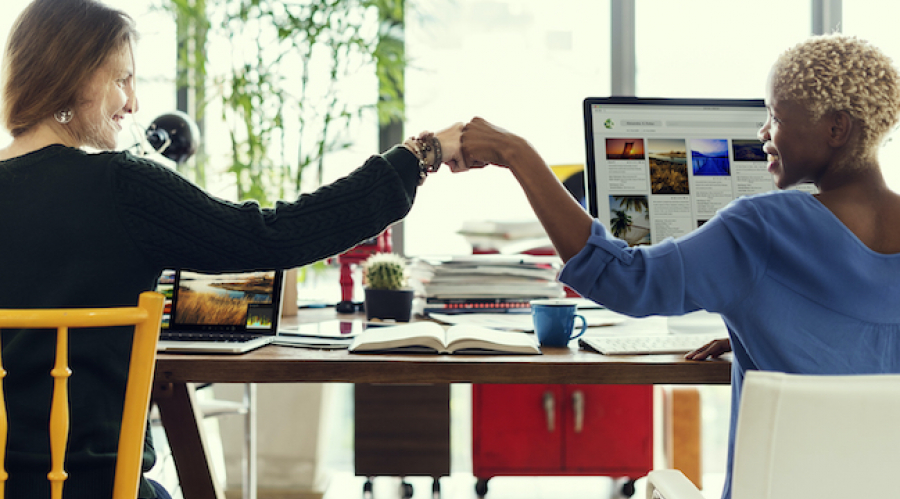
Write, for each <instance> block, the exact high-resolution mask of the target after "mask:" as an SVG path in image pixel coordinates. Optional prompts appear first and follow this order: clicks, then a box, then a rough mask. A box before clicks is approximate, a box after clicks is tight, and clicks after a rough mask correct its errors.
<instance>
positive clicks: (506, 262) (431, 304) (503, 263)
mask: <svg viewBox="0 0 900 499" xmlns="http://www.w3.org/2000/svg"><path fill="white" fill-rule="evenodd" d="M560 268H561V261H560V259H559V257H556V256H533V255H499V254H489V255H466V256H455V257H452V258H447V259H437V260H417V261H416V262H414V264H413V270H412V279H413V280H414V281H417V284H416V287H417V288H419V292H420V293H421V295H422V296H424V310H423V313H424V314H428V313H434V312H440V313H466V312H510V311H522V312H525V311H529V310H530V305H529V302H530V301H531V300H536V299H541V298H560V297H563V296H565V289H564V287H563V285H562V284H561V283H559V282H558V281H557V280H556V277H557V275H558V273H559V270H560Z"/></svg>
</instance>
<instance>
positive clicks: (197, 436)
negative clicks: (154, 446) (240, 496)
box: [153, 383, 225, 499]
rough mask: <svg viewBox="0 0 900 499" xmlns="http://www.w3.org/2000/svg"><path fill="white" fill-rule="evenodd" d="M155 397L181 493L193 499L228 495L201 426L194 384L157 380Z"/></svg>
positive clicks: (214, 498) (154, 390)
mask: <svg viewBox="0 0 900 499" xmlns="http://www.w3.org/2000/svg"><path fill="white" fill-rule="evenodd" d="M153 401H154V402H155V403H156V405H157V407H158V408H159V415H160V418H161V419H162V424H163V428H164V429H165V431H166V438H167V439H168V441H169V448H171V449H172V458H173V459H174V460H175V469H176V470H177V472H178V480H179V482H180V483H181V493H182V495H183V496H184V497H186V498H190V499H224V498H225V494H224V493H223V492H222V489H221V487H220V486H219V482H218V481H217V480H216V476H215V471H214V470H213V469H212V467H211V466H210V460H209V451H208V448H207V445H206V437H205V435H204V433H203V431H202V428H201V426H200V422H201V421H202V419H203V416H202V415H201V414H200V413H199V410H198V408H197V404H196V397H195V395H194V386H193V385H191V384H187V383H161V384H160V383H157V384H156V385H155V386H154V388H153Z"/></svg>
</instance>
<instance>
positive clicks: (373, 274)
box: [363, 253, 406, 289]
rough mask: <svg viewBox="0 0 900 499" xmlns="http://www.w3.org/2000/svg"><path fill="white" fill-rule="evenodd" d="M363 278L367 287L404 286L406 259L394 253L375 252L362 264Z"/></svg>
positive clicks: (395, 287) (400, 287) (387, 287)
mask: <svg viewBox="0 0 900 499" xmlns="http://www.w3.org/2000/svg"><path fill="white" fill-rule="evenodd" d="M363 279H364V281H363V282H364V283H365V285H366V287H368V288H369V289H402V288H404V287H406V260H404V259H403V257H401V256H400V255H396V254H394V253H376V254H374V255H372V256H370V257H369V259H368V260H366V262H365V263H364V264H363Z"/></svg>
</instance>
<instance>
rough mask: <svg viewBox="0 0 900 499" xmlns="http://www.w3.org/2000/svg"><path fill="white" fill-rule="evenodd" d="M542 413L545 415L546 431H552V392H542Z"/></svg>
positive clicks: (554, 418) (553, 402)
mask: <svg viewBox="0 0 900 499" xmlns="http://www.w3.org/2000/svg"><path fill="white" fill-rule="evenodd" d="M544 414H545V415H546V416H547V432H549V433H552V432H553V429H554V427H555V426H556V399H554V398H553V392H544Z"/></svg>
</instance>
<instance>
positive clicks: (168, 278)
mask: <svg viewBox="0 0 900 499" xmlns="http://www.w3.org/2000/svg"><path fill="white" fill-rule="evenodd" d="M283 281H284V275H283V272H282V271H280V270H272V271H260V272H243V273H225V274H204V273H200V272H191V271H187V270H174V271H166V272H165V273H163V275H162V277H161V278H160V281H159V286H158V290H159V291H160V292H161V293H162V294H164V295H166V297H168V298H169V299H168V300H167V301H166V308H165V311H164V312H163V319H162V329H161V332H160V340H159V343H158V347H157V351H159V352H166V353H224V354H241V353H245V352H249V351H251V350H254V349H257V348H259V347H262V346H264V345H268V344H269V343H271V342H272V340H274V339H275V336H276V332H277V331H278V320H279V318H280V316H281V300H282V294H283V290H284V283H283Z"/></svg>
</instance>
